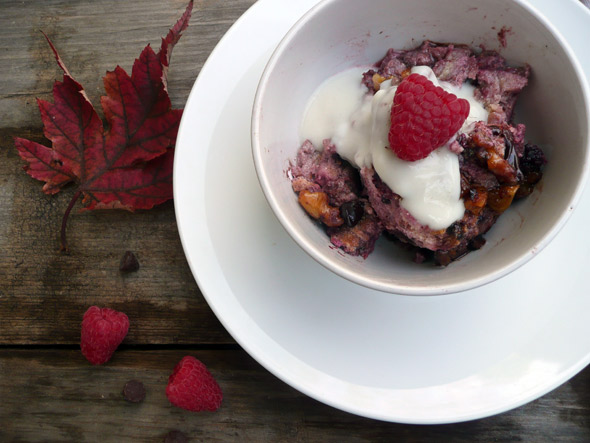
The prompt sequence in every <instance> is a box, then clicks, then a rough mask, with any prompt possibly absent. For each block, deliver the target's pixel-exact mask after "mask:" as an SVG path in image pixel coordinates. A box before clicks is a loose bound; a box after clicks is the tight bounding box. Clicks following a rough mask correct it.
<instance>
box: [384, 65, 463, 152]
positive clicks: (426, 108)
mask: <svg viewBox="0 0 590 443" xmlns="http://www.w3.org/2000/svg"><path fill="white" fill-rule="evenodd" d="M468 115H469V102H468V101H467V100H465V99H462V98H457V96H456V95H455V94H451V93H449V92H447V91H445V90H444V89H443V88H441V87H440V86H435V85H434V83H432V82H431V81H430V80H428V78H426V77H425V76H423V75H420V74H411V75H410V76H408V77H406V78H405V79H404V80H403V81H402V82H401V83H400V84H399V86H398V87H397V90H396V91H395V96H394V98H393V106H392V107H391V129H390V130H389V146H390V148H391V150H392V151H393V152H395V154H396V155H397V156H398V157H399V158H401V159H402V160H406V161H416V160H420V159H423V158H426V157H428V154H430V153H431V152H432V151H434V150H435V149H437V148H439V147H440V146H442V145H444V144H445V143H447V142H448V141H449V140H450V139H451V137H452V136H453V135H455V134H456V133H457V131H459V129H461V126H462V125H463V122H464V121H465V119H466V118H467V116H468Z"/></svg>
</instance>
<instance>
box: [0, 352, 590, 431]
mask: <svg viewBox="0 0 590 443" xmlns="http://www.w3.org/2000/svg"><path fill="white" fill-rule="evenodd" d="M184 355H194V356H196V357H197V358H199V359H201V360H202V361H203V362H204V363H205V364H207V365H208V367H209V369H210V371H211V372H212V374H213V375H214V376H215V377H216V379H217V380H218V382H219V384H220V386H221V388H222V390H223V392H224V400H223V403H222V406H221V408H220V409H219V410H218V411H217V412H215V413H192V412H187V411H184V410H181V409H178V408H176V407H174V406H172V405H170V403H169V402H168V401H167V399H166V396H165V386H166V383H167V379H168V376H169V374H170V372H171V371H172V368H173V367H174V365H175V364H176V362H177V361H179V360H180V359H181V358H182V357H183V356H184ZM130 379H139V380H141V381H142V382H143V383H144V385H145V387H146V390H147V395H146V398H145V400H144V402H143V403H140V404H131V403H128V402H126V401H125V400H124V399H123V396H122V394H121V391H122V389H123V386H124V384H125V383H126V382H127V381H128V380H130ZM0 398H2V401H1V402H0V441H29V442H34V441H76V442H84V441H96V440H99V439H100V440H102V441H105V442H110V441H113V442H121V441H162V438H163V436H164V435H165V434H166V433H167V432H168V431H170V430H171V429H178V430H181V431H182V432H184V433H186V434H187V435H188V436H189V437H191V438H192V441H207V442H217V441H219V442H226V441H257V442H258V441H260V442H262V441H305V442H311V441H322V442H341V441H347V442H369V441H370V442H374V441H397V440H400V439H402V441H407V440H409V441H416V442H420V441H443V440H446V439H453V441H464V442H474V441H486V442H488V441H514V440H523V441H551V440H559V441H588V439H590V420H589V419H588V416H589V409H590V370H588V369H587V370H586V371H584V372H582V373H581V374H579V375H578V376H577V377H575V378H574V379H573V380H571V381H570V382H569V383H567V384H566V385H564V386H562V387H561V388H559V389H557V390H556V391H554V392H552V393H550V394H548V395H546V396H545V397H543V398H542V399H540V400H537V401H535V402H533V403H531V404H529V405H526V406H524V407H521V408H518V409H516V410H514V411H510V412H507V413H505V414H502V415H499V416H495V417H490V418H487V419H484V420H478V421H474V422H468V423H461V424H456V425H453V426H424V427H421V426H407V425H399V424H393V423H384V422H377V421H374V420H369V419H365V418H361V417H356V416H353V415H350V414H348V413H344V412H341V411H339V410H336V409H333V408H331V407H329V406H326V405H323V404H321V403H319V402H317V401H315V400H312V399H310V398H308V397H306V396H304V395H302V394H300V393H299V392H297V391H296V390H294V389H292V388H290V387H289V386H287V385H286V384H284V383H283V382H281V381H280V380H278V379H276V378H275V377H274V376H272V375H271V374H269V373H268V372H267V371H266V370H264V369H263V368H262V367H260V366H259V365H258V364H257V363H256V362H255V361H253V360H252V359H251V358H250V357H249V356H248V355H247V354H246V353H244V352H243V351H241V350H237V349H236V350H231V349H230V350H222V351H212V350H170V351H146V350H143V351H134V350H119V351H117V352H116V354H115V356H114V357H113V359H112V360H111V361H110V362H109V363H107V364H106V365H104V366H100V367H93V366H91V365H90V364H88V363H87V362H86V361H85V360H84V358H83V357H82V355H81V354H80V352H79V351H76V350H14V349H10V350H8V349H7V350H0Z"/></svg>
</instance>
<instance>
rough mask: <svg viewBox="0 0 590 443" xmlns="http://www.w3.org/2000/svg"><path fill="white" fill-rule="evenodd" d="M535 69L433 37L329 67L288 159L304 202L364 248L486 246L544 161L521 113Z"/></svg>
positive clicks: (347, 241)
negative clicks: (357, 65)
mask: <svg viewBox="0 0 590 443" xmlns="http://www.w3.org/2000/svg"><path fill="white" fill-rule="evenodd" d="M529 75H530V67H529V66H524V67H511V66H508V64H507V62H506V60H505V59H504V58H503V57H502V56H500V55H499V54H498V53H497V52H494V51H486V50H482V51H475V50H473V49H471V48H469V47H467V46H464V45H454V44H442V43H434V42H431V41H425V42H423V43H422V44H421V45H420V46H419V47H417V48H414V49H411V50H400V51H398V50H393V49H390V50H389V51H388V52H387V54H386V55H385V57H384V58H383V59H382V60H381V61H379V62H378V63H377V64H376V65H375V66H374V67H372V68H370V69H368V70H367V69H366V68H365V69H363V70H360V69H353V70H350V71H347V72H345V73H342V74H338V75H336V76H335V77H334V78H331V79H328V80H327V81H326V83H325V84H323V85H322V86H320V88H319V89H318V91H317V92H316V93H315V94H314V96H313V97H312V98H311V99H310V102H309V104H308V107H307V111H306V115H305V117H304V119H303V123H302V126H301V128H302V129H301V132H302V139H303V140H304V141H303V143H302V145H301V147H300V149H299V151H298V153H297V156H296V158H295V159H293V161H292V163H291V166H290V168H289V177H290V179H291V183H292V187H293V190H294V191H295V192H296V193H297V194H298V199H299V203H300V204H301V206H302V207H303V208H304V209H305V211H306V212H307V213H308V214H309V215H310V216H311V217H312V218H313V219H315V220H317V221H318V222H319V223H321V224H322V225H323V226H325V229H326V233H327V235H329V236H330V240H331V242H332V244H333V245H334V246H336V247H338V248H340V249H342V250H343V251H344V252H346V253H347V254H351V255H355V256H361V257H364V258H366V257H367V256H368V255H369V254H370V253H371V252H372V251H373V249H374V246H375V242H376V241H377V239H378V238H379V237H381V236H382V235H383V236H385V237H387V238H389V239H391V240H393V241H394V242H396V243H398V244H399V245H401V246H403V247H404V248H406V249H409V250H411V251H412V253H413V256H414V260H415V261H417V262H424V261H427V260H428V261H433V262H434V263H435V264H437V265H440V266H446V265H448V264H449V263H451V262H452V261H453V260H456V259H458V258H460V257H462V256H464V255H465V254H467V253H468V252H470V251H472V250H476V249H479V248H481V247H482V246H483V245H484V243H485V239H484V238H483V234H485V233H486V232H487V231H488V230H489V229H490V228H491V227H492V225H493V224H494V223H495V221H496V220H497V218H498V217H499V216H500V215H501V214H502V213H503V212H504V211H505V210H506V209H507V208H508V207H509V206H510V205H511V204H512V202H513V201H514V200H517V199H521V198H523V197H526V196H528V195H530V194H531V192H532V191H533V189H534V187H535V185H536V184H537V183H538V182H539V180H540V179H541V177H542V168H543V165H544V164H545V163H546V159H545V156H544V154H543V151H542V150H541V149H540V148H539V147H537V146H536V145H533V144H530V143H527V142H526V141H525V126H524V125H523V124H514V123H513V121H512V118H513V110H514V106H515V103H516V100H517V97H518V95H519V93H520V92H521V91H522V89H523V88H524V87H525V86H526V85H527V83H528V78H529Z"/></svg>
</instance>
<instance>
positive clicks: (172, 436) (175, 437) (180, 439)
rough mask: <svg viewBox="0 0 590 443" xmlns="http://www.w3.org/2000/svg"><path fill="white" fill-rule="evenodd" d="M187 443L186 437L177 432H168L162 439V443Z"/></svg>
mask: <svg viewBox="0 0 590 443" xmlns="http://www.w3.org/2000/svg"><path fill="white" fill-rule="evenodd" d="M187 441H188V437H187V436H186V435H184V434H183V433H182V432H180V431H177V430H174V431H170V432H168V433H167V434H166V437H164V443H186V442H187Z"/></svg>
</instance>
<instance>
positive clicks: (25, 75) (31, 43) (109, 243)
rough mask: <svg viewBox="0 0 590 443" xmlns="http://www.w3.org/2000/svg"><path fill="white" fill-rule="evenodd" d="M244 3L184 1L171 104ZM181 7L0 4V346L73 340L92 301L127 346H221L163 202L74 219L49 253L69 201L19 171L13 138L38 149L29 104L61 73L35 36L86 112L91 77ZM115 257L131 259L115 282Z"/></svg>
mask: <svg viewBox="0 0 590 443" xmlns="http://www.w3.org/2000/svg"><path fill="white" fill-rule="evenodd" d="M252 3H253V1H251V0H250V1H244V0H224V1H221V0H220V1H214V0H213V1H196V2H195V4H194V12H193V17H192V20H191V24H190V26H189V28H188V29H187V31H186V32H185V33H184V36H183V37H182V39H181V40H180V42H179V44H178V45H177V46H176V47H175V49H174V53H173V56H172V63H171V69H170V73H169V91H170V95H171V100H172V103H173V106H174V107H178V108H183V107H184V103H185V101H186V98H187V97H188V94H189V92H190V88H191V87H192V85H193V82H194V80H195V78H196V77H197V75H198V73H199V70H200V68H201V66H202V65H203V63H204V62H205V60H206V58H207V57H208V55H209V53H210V52H211V50H212V49H213V48H214V46H215V44H216V43H217V42H218V40H219V39H220V38H221V37H222V36H223V34H224V33H225V32H226V31H227V29H228V28H229V27H230V26H231V24H232V23H233V22H234V21H235V20H236V19H237V18H238V17H239V16H240V15H241V14H242V13H243V12H244V11H245V10H246V9H247V8H248V7H249V6H250V5H251V4H252ZM186 4H187V1H185V0H182V1H145V2H141V7H139V4H138V3H137V2H120V1H115V0H110V1H109V0H101V1H94V2H85V1H57V0H52V1H46V2H34V1H24V2H23V1H2V2H0V66H2V67H3V68H2V69H3V72H2V74H3V76H2V81H0V115H2V116H3V117H2V119H0V149H1V151H0V184H1V188H0V247H2V250H3V251H4V253H3V254H0V319H1V320H0V322H1V327H0V343H7V344H27V343H29V344H48V343H57V344H64V343H76V342H77V341H78V335H79V331H78V329H79V323H80V321H81V318H82V317H81V316H82V314H83V313H84V311H85V310H86V308H87V307H88V306H90V305H92V304H98V305H101V306H111V307H113V308H115V309H122V310H124V311H125V312H127V314H128V315H129V317H130V318H131V321H132V322H134V323H135V325H136V327H135V328H134V330H133V332H131V333H130V336H129V341H130V342H131V343H191V342H194V341H195V340H197V341H198V342H202V343H228V342H232V339H231V338H230V337H229V335H228V334H227V333H226V332H225V330H224V329H223V328H222V327H221V326H220V324H219V322H218V321H217V319H216V318H215V316H214V315H213V314H212V312H211V310H210V309H209V307H208V305H207V304H206V303H205V301H204V299H203V297H202V295H201V293H200V291H199V289H198V287H197V285H196V284H195V281H194V279H193V277H192V275H191V273H190V270H189V268H188V266H187V263H186V260H185V258H184V254H183V251H182V247H181V244H180V240H179V237H178V231H177V228H176V222H175V218H174V206H173V204H172V203H171V202H170V203H166V204H164V205H162V206H161V207H158V208H156V209H154V210H151V211H145V212H137V213H135V214H131V213H126V212H123V211H102V212H100V211H96V212H83V213H80V212H76V211H74V212H73V213H72V216H71V218H70V220H69V224H68V239H69V243H70V249H71V251H70V253H69V254H64V253H61V252H59V250H58V249H59V246H58V233H59V228H60V223H61V221H60V220H61V216H62V214H63V212H64V211H65V209H66V206H67V204H68V202H69V199H70V198H71V196H72V194H73V190H72V189H66V190H64V191H62V192H60V193H59V194H58V195H56V196H47V195H44V194H43V193H42V192H41V186H42V185H41V183H40V182H37V181H35V180H33V179H31V178H30V177H28V176H27V175H26V174H24V173H23V171H22V168H21V167H22V165H23V162H22V161H21V160H20V159H19V157H18V155H17V154H16V150H15V148H14V144H13V141H12V139H13V137H15V136H18V137H27V138H32V139H35V140H37V141H40V142H43V135H42V127H41V119H40V117H39V112H38V109H37V105H36V100H35V99H36V97H39V98H43V99H51V89H52V85H53V82H54V81H55V80H60V79H61V72H60V70H59V68H58V67H57V65H56V63H55V59H54V57H53V54H52V53H51V51H50V49H49V47H48V45H47V42H46V41H45V39H44V37H43V35H42V34H41V32H40V30H43V31H44V32H45V33H46V34H47V35H48V36H49V37H50V38H51V39H52V41H53V42H54V44H55V46H56V47H57V48H58V50H59V51H60V54H61V55H62V58H63V60H64V62H65V63H66V65H67V66H68V69H69V70H70V72H71V73H72V75H74V77H75V78H76V79H77V80H78V81H79V82H80V83H82V84H83V85H84V86H85V88H86V91H87V92H88V94H89V96H90V99H91V100H92V102H93V103H94V104H95V107H97V109H99V108H100V106H98V103H99V97H100V95H101V94H102V91H103V89H102V88H103V87H102V76H103V75H104V73H105V72H106V71H107V70H112V69H114V68H115V66H117V65H121V66H122V67H123V68H124V69H126V70H127V71H130V68H131V65H132V63H133V60H134V59H135V58H136V57H138V56H139V54H140V52H141V50H142V49H143V48H144V47H145V45H146V44H148V43H150V42H151V43H152V45H153V46H154V47H159V44H160V38H161V36H163V35H165V34H166V33H167V31H168V29H169V28H170V27H171V26H172V25H173V24H174V23H175V22H176V20H177V19H178V18H179V17H180V15H181V14H182V12H183V11H184V8H185V7H186ZM126 250H131V251H133V252H134V253H135V254H136V255H137V256H138V258H139V261H140V264H141V268H140V270H139V271H138V272H137V273H134V274H129V275H123V274H121V273H120V272H119V271H118V266H119V260H120V258H121V256H122V255H123V253H124V252H125V251H126Z"/></svg>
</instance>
